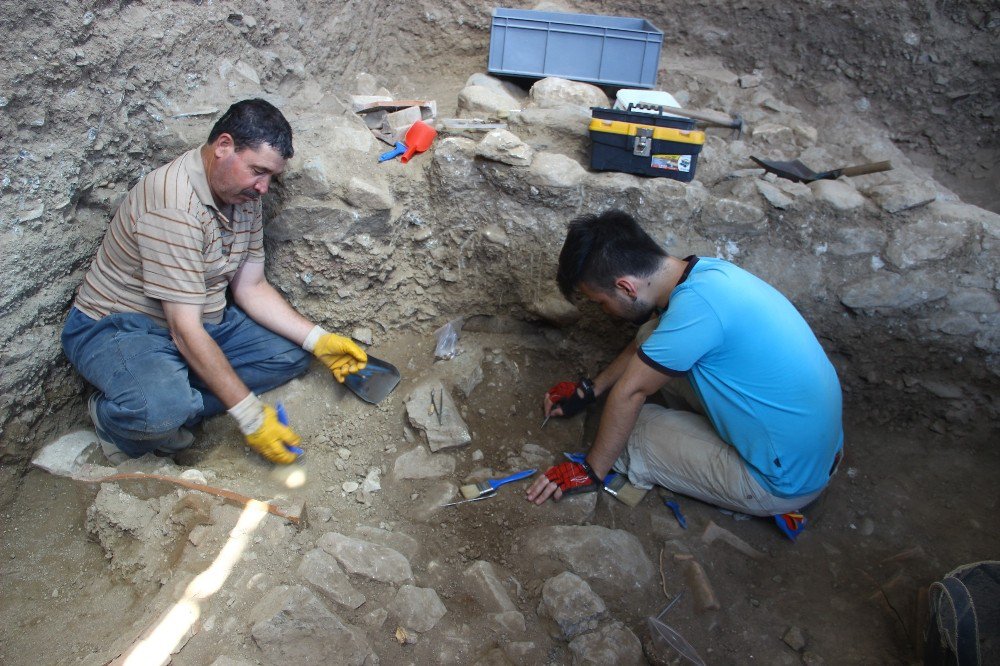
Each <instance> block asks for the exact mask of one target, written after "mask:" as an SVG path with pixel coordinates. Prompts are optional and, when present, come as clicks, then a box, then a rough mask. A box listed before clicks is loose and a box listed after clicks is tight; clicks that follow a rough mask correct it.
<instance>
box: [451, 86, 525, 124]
mask: <svg viewBox="0 0 1000 666" xmlns="http://www.w3.org/2000/svg"><path fill="white" fill-rule="evenodd" d="M521 106H522V104H521V102H520V101H519V100H518V99H516V98H515V97H514V96H512V95H511V94H510V93H508V92H507V91H505V90H498V89H496V88H493V87H486V86H481V85H471V86H466V87H465V88H462V91H461V92H459V93H458V107H457V110H456V114H457V115H458V117H459V118H470V117H471V118H475V117H490V116H497V115H501V116H503V115H506V113H507V112H509V111H511V110H514V109H520V108H521Z"/></svg>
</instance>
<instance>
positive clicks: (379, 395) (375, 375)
mask: <svg viewBox="0 0 1000 666" xmlns="http://www.w3.org/2000/svg"><path fill="white" fill-rule="evenodd" d="M398 383H399V370H397V369H396V366H394V365H393V364H392V363H389V362H387V361H383V360H382V359H378V358H375V357H374V356H372V355H371V354H369V355H368V364H367V365H366V366H365V368H364V370H361V371H359V372H356V373H354V374H353V375H347V378H346V379H344V385H346V386H347V388H349V389H351V391H352V392H354V395H356V396H358V397H359V398H361V399H362V400H364V401H365V402H370V403H371V404H373V405H377V404H378V403H380V402H382V400H384V399H385V397H386V396H387V395H389V394H390V393H392V390H393V389H394V388H396V384H398Z"/></svg>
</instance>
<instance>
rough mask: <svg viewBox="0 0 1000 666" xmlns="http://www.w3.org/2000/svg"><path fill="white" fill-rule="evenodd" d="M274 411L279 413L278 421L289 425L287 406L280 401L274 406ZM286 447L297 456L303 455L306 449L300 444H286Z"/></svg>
mask: <svg viewBox="0 0 1000 666" xmlns="http://www.w3.org/2000/svg"><path fill="white" fill-rule="evenodd" d="M274 411H275V412H277V413H278V423H280V424H281V425H283V426H287V425H288V412H286V411H285V406H284V405H283V404H281V403H280V402H279V403H278V404H276V405H275V406H274ZM285 448H286V449H288V452H289V453H294V454H295V455H297V456H301V455H302V454H303V453H305V451H303V450H302V449H301V448H299V447H298V446H290V445H288V444H285Z"/></svg>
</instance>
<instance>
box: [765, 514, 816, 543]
mask: <svg viewBox="0 0 1000 666" xmlns="http://www.w3.org/2000/svg"><path fill="white" fill-rule="evenodd" d="M808 522H809V521H807V520H806V517H805V516H804V515H802V514H801V513H799V512H797V511H793V512H791V513H782V514H778V515H776V516H774V523H775V524H776V525H777V526H778V529H779V530H781V532H782V533H783V534H784V535H785V536H786V537H788V538H789V539H791V540H792V541H795V540H796V539H798V538H799V535H800V534H802V530H804V529H805V528H806V524H807V523H808Z"/></svg>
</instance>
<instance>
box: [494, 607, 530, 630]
mask: <svg viewBox="0 0 1000 666" xmlns="http://www.w3.org/2000/svg"><path fill="white" fill-rule="evenodd" d="M486 619H488V620H489V621H490V622H491V623H492V624H493V626H494V627H495V628H496V629H497V630H498V631H499V632H500V633H504V634H523V633H524V632H525V631H527V628H528V627H527V624H526V623H525V621H524V613H522V612H520V611H505V612H503V613H488V614H487V615H486Z"/></svg>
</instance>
